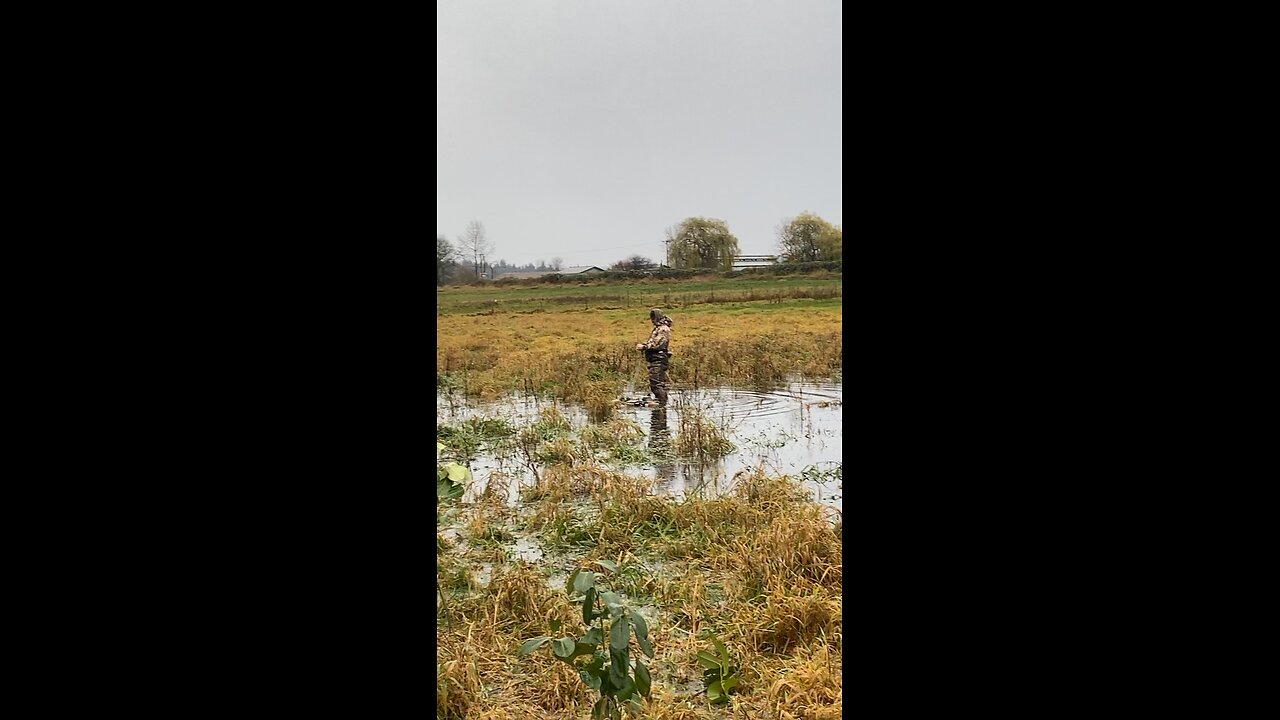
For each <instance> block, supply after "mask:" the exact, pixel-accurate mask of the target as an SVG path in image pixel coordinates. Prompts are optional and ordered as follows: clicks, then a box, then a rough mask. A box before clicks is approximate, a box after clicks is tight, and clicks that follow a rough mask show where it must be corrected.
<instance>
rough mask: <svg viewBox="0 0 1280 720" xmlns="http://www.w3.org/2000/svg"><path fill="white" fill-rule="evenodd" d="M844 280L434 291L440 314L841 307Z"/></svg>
mask: <svg viewBox="0 0 1280 720" xmlns="http://www.w3.org/2000/svg"><path fill="white" fill-rule="evenodd" d="M842 297H843V277H842V276H840V275H832V274H829V273H825V272H824V273H815V274H810V275H789V276H783V277H776V276H771V275H760V276H745V277H733V278H697V279H692V280H651V281H632V280H615V281H584V282H582V283H562V284H546V285H535V286H532V287H525V286H507V287H503V286H499V285H467V286H451V287H444V288H437V289H436V313H437V314H438V315H457V314H480V313H490V312H503V313H512V312H516V313H532V312H564V311H567V310H575V309H576V310H591V309H618V308H648V307H655V306H656V307H664V308H671V307H681V308H687V307H689V306H696V305H717V306H719V305H726V304H727V305H739V304H742V303H751V304H772V305H780V304H782V303H783V302H784V301H785V302H786V303H793V302H795V301H797V300H805V299H817V300H819V301H822V302H825V303H832V302H834V304H835V305H836V306H839V304H840V302H841V298H842Z"/></svg>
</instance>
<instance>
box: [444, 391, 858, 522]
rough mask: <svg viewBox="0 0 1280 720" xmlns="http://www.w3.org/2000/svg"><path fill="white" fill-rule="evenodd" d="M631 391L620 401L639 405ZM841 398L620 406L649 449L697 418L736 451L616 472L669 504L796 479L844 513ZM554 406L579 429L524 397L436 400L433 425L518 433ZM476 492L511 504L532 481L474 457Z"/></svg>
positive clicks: (696, 397) (680, 394) (812, 394)
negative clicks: (761, 480)
mask: <svg viewBox="0 0 1280 720" xmlns="http://www.w3.org/2000/svg"><path fill="white" fill-rule="evenodd" d="M643 392H644V390H642V389H633V390H632V391H631V392H629V393H627V397H639V396H641V395H642V394H643ZM842 403H843V391H842V388H841V385H840V384H839V383H824V382H792V383H787V384H785V385H782V386H779V387H776V388H773V389H769V390H751V389H744V388H709V389H701V390H686V391H677V392H674V393H672V395H671V398H670V404H669V405H668V407H667V408H666V409H665V410H663V409H657V408H654V409H650V408H638V407H633V406H628V405H622V406H620V407H619V408H618V411H617V412H618V414H619V415H620V416H622V417H627V418H630V419H632V420H635V421H636V422H637V423H638V424H639V425H640V427H642V428H643V429H644V431H645V434H646V444H647V445H648V446H649V447H650V449H655V450H661V449H663V448H664V447H668V446H669V443H670V441H671V438H672V436H674V435H676V434H678V433H679V430H680V420H681V418H682V417H683V416H684V414H685V413H689V412H692V411H695V410H696V411H697V412H699V413H701V414H702V416H703V417H704V418H707V419H710V420H711V421H712V422H713V423H714V424H715V425H716V426H717V427H720V428H722V429H723V430H724V431H725V433H726V435H727V437H728V439H729V440H730V441H731V442H733V444H734V445H735V446H737V449H736V450H734V451H733V452H732V453H730V454H729V455H727V456H725V457H723V458H721V459H719V460H716V461H713V462H703V463H699V462H696V461H694V460H691V459H678V458H677V459H672V460H670V461H663V462H660V463H658V464H656V465H650V466H629V467H619V468H618V469H620V470H622V471H624V472H629V473H640V472H643V473H648V474H650V475H652V476H654V477H656V478H657V479H658V488H659V489H660V490H661V491H662V492H665V493H668V494H671V495H674V496H686V495H691V494H699V495H704V496H712V495H717V494H721V493H724V492H728V491H729V490H732V488H733V485H734V481H733V477H734V475H735V474H736V473H738V472H740V471H743V470H747V471H751V470H755V469H756V468H763V469H764V470H765V471H766V472H767V473H769V474H774V475H790V476H791V477H793V478H796V479H802V480H803V481H804V485H805V486H806V487H807V488H809V490H810V492H811V493H812V494H813V498H814V499H815V500H817V501H818V502H821V503H823V504H824V505H829V506H831V507H834V508H837V509H840V510H843V495H844V490H843V487H842V482H841V481H840V480H838V479H836V478H834V477H833V476H832V473H831V471H832V470H834V469H835V468H837V467H840V466H841V463H842V462H843V457H842V449H843V448H842V443H841V428H842V424H841V419H842V414H841V411H842V409H843V407H842ZM549 406H554V407H556V409H558V410H559V411H560V412H561V413H563V414H564V415H565V416H566V417H567V418H569V420H570V421H571V422H572V423H573V425H574V427H575V428H578V427H581V426H582V425H584V424H586V422H587V418H586V414H585V413H584V412H583V410H582V409H581V408H580V407H576V406H573V405H564V404H560V403H554V402H550V401H547V400H539V399H536V398H530V397H510V398H508V399H506V400H503V401H501V402H496V403H484V404H478V405H477V404H474V403H465V402H462V401H461V400H460V399H459V398H457V397H456V396H455V397H447V396H437V398H436V421H437V422H438V423H441V424H454V423H457V422H460V421H462V420H465V419H467V418H469V417H475V416H479V417H490V418H492V417H502V418H506V419H507V421H508V422H510V423H512V424H513V425H515V426H516V427H517V428H519V427H524V426H526V425H529V424H532V423H533V422H535V421H536V420H537V418H538V414H539V413H540V412H541V411H542V409H543V408H546V407H549ZM471 469H472V472H473V474H474V475H475V478H476V483H475V488H473V490H472V491H470V492H475V491H478V490H480V489H482V488H484V487H485V485H486V484H487V483H488V481H489V479H490V478H491V477H494V476H495V474H499V473H500V474H501V477H502V479H503V481H504V482H505V484H506V485H507V497H508V500H509V501H510V502H512V503H513V504H514V503H515V502H516V500H517V498H518V486H519V484H520V483H522V482H528V481H531V480H532V473H531V472H530V471H529V469H528V467H527V466H525V465H524V464H523V463H522V462H520V461H519V459H517V458H515V457H511V456H508V457H496V456H493V455H483V454H482V455H480V456H479V457H478V458H476V459H475V460H474V461H473V462H472V463H471Z"/></svg>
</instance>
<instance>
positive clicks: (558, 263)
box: [551, 257, 564, 270]
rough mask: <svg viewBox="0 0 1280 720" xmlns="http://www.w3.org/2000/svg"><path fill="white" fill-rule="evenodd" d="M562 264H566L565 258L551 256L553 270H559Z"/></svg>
mask: <svg viewBox="0 0 1280 720" xmlns="http://www.w3.org/2000/svg"><path fill="white" fill-rule="evenodd" d="M561 265H564V258H558V257H553V258H551V269H552V270H559V269H560V266H561Z"/></svg>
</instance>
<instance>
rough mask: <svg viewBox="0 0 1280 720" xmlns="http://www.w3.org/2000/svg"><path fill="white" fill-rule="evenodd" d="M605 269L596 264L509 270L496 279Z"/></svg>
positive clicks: (529, 278) (595, 271)
mask: <svg viewBox="0 0 1280 720" xmlns="http://www.w3.org/2000/svg"><path fill="white" fill-rule="evenodd" d="M602 272H604V270H602V269H600V268H598V267H596V266H595V265H574V266H572V267H565V268H560V269H559V270H535V271H533V272H509V273H502V274H501V275H499V276H498V277H496V278H494V279H495V280H506V279H507V278H514V279H516V280H532V279H534V278H540V277H543V276H546V275H595V274H596V273H602Z"/></svg>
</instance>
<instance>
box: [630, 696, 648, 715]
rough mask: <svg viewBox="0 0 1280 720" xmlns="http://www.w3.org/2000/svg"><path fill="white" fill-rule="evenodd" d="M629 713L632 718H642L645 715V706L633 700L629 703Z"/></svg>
mask: <svg viewBox="0 0 1280 720" xmlns="http://www.w3.org/2000/svg"><path fill="white" fill-rule="evenodd" d="M627 712H628V713H630V715H631V717H640V715H641V714H643V713H644V705H641V704H640V702H639V701H638V700H636V699H635V698H631V699H630V700H628V701H627Z"/></svg>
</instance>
